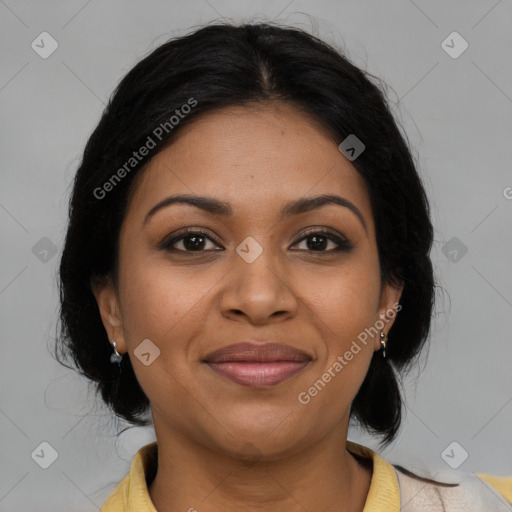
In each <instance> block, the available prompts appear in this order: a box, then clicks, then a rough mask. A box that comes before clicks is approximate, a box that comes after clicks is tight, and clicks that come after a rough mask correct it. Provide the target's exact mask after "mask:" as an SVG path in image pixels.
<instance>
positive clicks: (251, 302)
mask: <svg viewBox="0 0 512 512" xmlns="http://www.w3.org/2000/svg"><path fill="white" fill-rule="evenodd" d="M234 259H235V261H234V267H233V269H232V271H231V272H229V273H228V275H227V276H226V284H225V288H224V290H223V291H222V296H221V299H220V308H221V313H222V315H223V316H225V317H226V318H229V319H231V320H238V321H245V322H248V323H251V324H254V325H262V324H266V323H271V322H278V321H283V320H285V319H289V318H291V317H293V316H295V315H296V313H297V310H298V305H299V302H298V299H297V296H296V294H295V293H294V291H293V286H292V284H291V283H290V282H288V281H289V279H287V277H288V278H289V275H287V272H286V270H285V269H284V268H283V265H279V264H277V262H276V260H275V259H274V258H273V256H272V254H271V252H270V251H263V253H262V254H261V255H260V256H259V257H258V258H257V259H256V260H255V261H253V262H252V263H248V262H247V261H245V260H244V259H243V258H241V257H239V256H238V255H237V254H236V255H234ZM288 274H289V272H288Z"/></svg>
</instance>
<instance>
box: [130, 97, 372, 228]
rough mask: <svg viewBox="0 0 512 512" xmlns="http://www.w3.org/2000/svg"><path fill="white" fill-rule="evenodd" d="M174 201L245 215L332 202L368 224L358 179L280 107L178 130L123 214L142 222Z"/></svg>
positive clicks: (234, 110)
mask: <svg viewBox="0 0 512 512" xmlns="http://www.w3.org/2000/svg"><path fill="white" fill-rule="evenodd" d="M176 193H181V194H198V195H208V196H212V197H216V198H219V199H222V200H223V201H225V202H228V203H230V204H231V205H232V206H233V210H234V211H235V213H239V214H242V213H244V212H246V213H248V214H251V212H252V215H254V214H255V213H257V214H258V215H263V214H264V213H265V212H268V213H269V214H271V213H272V212H273V211H274V210H275V211H277V210H278V209H279V208H280V206H281V205H282V204H283V203H286V202H288V201H291V200H294V199H298V198H300V197H308V196H313V195H319V194H337V195H341V196H342V197H345V198H347V199H348V200H350V201H351V202H353V203H355V204H356V205H357V207H358V208H359V209H360V210H362V211H363V215H364V216H365V217H366V218H367V221H368V222H370V221H371V209H370V204H369V197H368V194H367V190H366V186H365V183H364V180H363V178H362V177H361V176H360V174H359V173H358V172H357V170H356V169H355V167H354V166H353V165H352V164H351V162H350V161H349V160H348V159H347V158H345V156H344V155H343V154H342V153H341V152H340V151H339V149H338V146H337V144H336V142H335V141H334V140H333V139H332V138H331V137H330V135H329V134H328V132H327V130H326V129H324V127H323V126H322V125H321V124H320V123H319V122H318V121H316V120H314V119H312V118H311V117H309V116H308V115H306V114H304V113H302V112H300V111H299V110H298V109H296V108H295V107H293V106H291V105H288V104H270V105H258V106H253V107H251V108H246V107H229V108H223V109H220V110H216V111H214V112H210V113H207V114H206V115H204V116H202V117H200V118H198V119H196V120H194V121H193V122H192V123H190V124H188V125H186V126H184V127H183V128H182V129H181V130H180V132H178V134H177V137H176V138H175V139H174V141H173V142H172V143H171V145H169V146H168V147H167V148H165V149H164V150H162V151H161V152H160V153H158V154H157V155H155V156H154V157H153V158H152V159H151V160H150V161H149V163H148V164H147V168H146V170H145V171H144V174H143V176H142V177H141V179H140V180H139V181H138V183H137V184H136V186H135V190H134V191H133V194H132V198H131V200H130V207H129V214H137V215H139V216H140V215H145V213H146V212H147V211H148V210H149V209H150V208H151V207H152V206H153V205H154V204H155V203H157V202H159V201H161V200H163V199H164V198H165V197H167V196H168V195H170V194H176Z"/></svg>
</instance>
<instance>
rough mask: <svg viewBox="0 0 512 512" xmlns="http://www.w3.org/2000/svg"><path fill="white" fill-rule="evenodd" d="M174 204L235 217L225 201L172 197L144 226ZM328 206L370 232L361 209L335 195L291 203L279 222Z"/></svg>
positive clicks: (153, 212) (305, 198)
mask: <svg viewBox="0 0 512 512" xmlns="http://www.w3.org/2000/svg"><path fill="white" fill-rule="evenodd" d="M172 204H188V205H191V206H195V207H196V208H200V209H201V210H204V211H205V212H208V213H211V214H213V215H220V216H223V217H232V216H233V209H232V208H231V206H230V204H229V203H226V202H224V201H220V200H218V199H214V198H212V197H205V196H196V195H191V194H184V195H172V196H169V197H166V198H165V199H163V200H162V201H160V202H159V203H157V204H155V205H154V206H153V207H152V208H151V209H150V210H149V211H148V213H147V214H146V217H145V218H144V222H143V224H144V225H145V224H146V223H147V222H148V221H149V219H150V218H151V217H153V215H155V213H156V212H157V211H159V210H161V209H162V208H166V207H167V206H170V205H172ZM327 204H335V205H339V206H343V207H345V208H348V209H349V210H351V211H352V212H353V213H354V214H355V215H356V216H357V218H358V219H359V220H360V222H361V224H362V225H363V227H364V230H365V231H366V232H368V230H367V226H366V222H365V220H364V217H363V215H362V213H361V212H360V211H359V209H358V208H357V207H356V206H355V205H354V204H353V203H351V202H350V201H349V200H348V199H345V198H344V197H341V196H337V195H333V194H323V195H319V196H315V197H303V198H300V199H297V200H295V201H291V202H289V203H287V204H286V205H284V207H283V208H282V209H281V212H280V214H279V221H282V220H284V219H286V218H288V217H291V216H293V215H300V214H301V213H307V212H309V211H312V210H315V209H317V208H320V207H322V206H325V205H327Z"/></svg>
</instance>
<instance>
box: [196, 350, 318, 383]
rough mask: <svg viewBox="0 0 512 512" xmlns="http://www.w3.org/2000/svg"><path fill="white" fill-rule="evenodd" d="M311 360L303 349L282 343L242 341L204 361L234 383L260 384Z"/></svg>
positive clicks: (291, 372)
mask: <svg viewBox="0 0 512 512" xmlns="http://www.w3.org/2000/svg"><path fill="white" fill-rule="evenodd" d="M311 360H312V358H311V357H310V356H309V355H308V354H306V353H305V352H304V351H302V350H299V349H296V348H294V347H291V346H289V345H284V344H282V343H264V344H255V343H251V342H244V343H237V344H235V345H229V346H227V347H223V348H221V349H218V350H215V351H214V352H212V353H210V354H209V355H208V356H207V357H206V358H205V359H204V360H203V362H204V363H206V364H207V365H208V366H209V367H210V368H211V369H212V370H213V371H214V372H216V373H217V374H219V375H220V376H222V377H225V378H227V379H229V380H231V381H233V382H236V383H237V384H240V385H243V386H247V387H251V388H260V387H267V386H274V385H276V384H279V383H280V382H283V381H285V380H288V379H289V378H291V377H292V376H294V375H295V374H297V373H298V372H300V371H301V370H303V369H304V368H305V367H306V366H307V365H308V364H309V363H310V362H311Z"/></svg>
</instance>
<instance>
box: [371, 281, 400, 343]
mask: <svg viewBox="0 0 512 512" xmlns="http://www.w3.org/2000/svg"><path fill="white" fill-rule="evenodd" d="M403 289H404V285H403V284H401V285H396V284H389V283H386V284H384V285H383V286H382V292H381V296H380V305H379V310H378V314H377V316H378V317H377V319H376V324H377V325H378V326H381V325H382V324H384V325H383V326H382V328H381V329H379V331H383V332H385V333H386V334H388V333H389V331H390V329H391V327H392V326H393V324H394V323H395V320H396V317H397V315H398V313H399V311H400V309H402V307H401V306H400V305H399V301H400V297H401V296H402V291H403ZM379 320H380V321H379ZM381 348H382V345H381V343H380V337H378V336H377V337H376V338H375V350H380V349H381Z"/></svg>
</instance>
